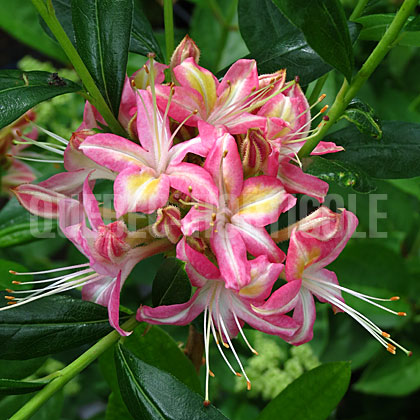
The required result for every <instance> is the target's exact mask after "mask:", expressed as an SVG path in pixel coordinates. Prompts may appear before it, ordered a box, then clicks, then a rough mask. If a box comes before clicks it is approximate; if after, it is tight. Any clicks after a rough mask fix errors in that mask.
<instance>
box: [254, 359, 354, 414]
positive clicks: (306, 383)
mask: <svg viewBox="0 0 420 420" xmlns="http://www.w3.org/2000/svg"><path fill="white" fill-rule="evenodd" d="M349 382H350V364H349V363H347V362H333V363H326V364H324V365H321V366H319V367H317V368H315V369H312V370H310V371H309V372H306V373H304V374H303V375H302V376H300V377H299V378H298V379H296V380H295V381H294V382H292V383H291V384H290V385H289V386H288V387H287V388H286V389H285V390H284V391H282V392H281V393H280V394H279V395H278V396H277V397H276V398H274V400H272V401H271V402H270V403H269V404H268V405H267V406H266V407H265V408H264V410H263V411H262V412H261V414H260V415H259V417H258V420H272V419H276V420H290V419H305V420H325V419H326V418H327V417H328V416H329V414H330V413H331V411H333V409H334V408H335V407H336V406H337V404H338V403H339V402H340V400H341V399H342V398H343V396H344V394H345V393H346V391H347V388H348V386H349Z"/></svg>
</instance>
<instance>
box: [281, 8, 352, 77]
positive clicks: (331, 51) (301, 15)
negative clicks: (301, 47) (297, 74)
mask: <svg viewBox="0 0 420 420" xmlns="http://www.w3.org/2000/svg"><path fill="white" fill-rule="evenodd" d="M273 2H274V4H276V5H277V7H278V8H279V9H280V10H281V11H282V13H283V14H284V15H285V16H286V17H287V18H288V19H289V20H290V21H291V22H292V23H293V24H294V25H296V26H297V27H298V28H299V29H300V30H301V31H302V32H303V34H304V35H305V38H306V40H307V42H308V44H309V45H310V46H311V47H312V48H313V49H314V50H315V51H316V52H317V53H318V54H319V55H320V56H321V57H322V58H323V59H324V60H325V61H326V62H327V63H328V64H330V65H332V66H333V67H335V68H336V69H337V70H339V71H340V72H341V73H343V74H344V76H345V77H346V79H347V80H351V77H352V72H353V64H354V63H353V62H354V58H353V47H352V42H351V39H350V34H349V30H348V27H347V20H346V16H345V13H344V10H343V7H342V5H341V3H340V2H339V0H312V1H310V2H308V1H307V0H273Z"/></svg>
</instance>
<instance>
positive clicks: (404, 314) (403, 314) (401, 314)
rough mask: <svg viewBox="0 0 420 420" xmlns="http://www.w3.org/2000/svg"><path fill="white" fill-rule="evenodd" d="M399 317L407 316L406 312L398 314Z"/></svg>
mask: <svg viewBox="0 0 420 420" xmlns="http://www.w3.org/2000/svg"><path fill="white" fill-rule="evenodd" d="M398 316H407V314H406V313H405V312H398Z"/></svg>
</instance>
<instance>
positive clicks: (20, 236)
mask: <svg viewBox="0 0 420 420" xmlns="http://www.w3.org/2000/svg"><path fill="white" fill-rule="evenodd" d="M56 230H57V221H56V220H51V219H42V218H40V217H36V216H32V215H31V214H30V213H29V212H28V211H27V210H26V209H24V208H23V207H22V206H21V205H20V204H19V202H18V201H17V200H16V199H12V200H10V201H9V202H8V203H7V204H6V205H5V206H4V207H3V208H2V210H1V211H0V248H7V247H10V246H14V245H22V244H25V243H28V242H32V241H36V240H38V239H42V238H48V237H50V236H51V235H52V234H55V233H56Z"/></svg>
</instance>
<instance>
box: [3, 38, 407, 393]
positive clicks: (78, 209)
mask: <svg viewBox="0 0 420 420" xmlns="http://www.w3.org/2000/svg"><path fill="white" fill-rule="evenodd" d="M198 58H199V51H198V48H197V47H196V45H195V44H194V43H193V41H192V40H191V39H190V38H185V39H184V40H183V42H182V43H181V44H180V45H179V46H178V48H177V49H176V51H175V53H174V56H173V58H172V62H171V65H170V69H167V70H166V67H167V66H164V65H162V64H159V63H156V62H155V61H154V59H153V57H150V59H149V61H148V62H147V64H146V65H145V66H144V67H143V68H142V69H140V70H139V71H138V72H137V73H135V74H134V75H133V76H132V77H131V78H127V79H126V82H125V86H124V90H123V94H122V100H121V106H120V112H119V121H120V123H121V125H122V127H123V128H124V129H125V130H126V132H127V136H126V137H120V136H117V135H115V134H111V133H109V132H107V130H106V123H105V121H104V120H103V118H102V117H101V115H99V113H98V112H97V110H96V109H94V108H93V107H92V105H90V104H86V107H85V112H84V119H83V123H82V125H81V126H80V128H79V129H78V130H77V131H76V132H75V133H73V135H72V137H71V138H70V140H69V141H68V142H67V146H66V149H65V152H64V167H65V169H66V172H63V173H59V174H57V175H54V176H53V177H52V178H50V179H47V180H46V181H43V182H41V183H40V184H36V185H35V184H22V185H20V186H19V187H17V188H15V189H14V193H15V194H16V196H17V198H18V199H19V201H20V202H21V204H22V205H23V206H25V207H26V208H27V209H28V210H29V211H31V212H32V213H34V214H38V215H41V216H43V217H50V218H58V220H59V224H60V227H61V230H62V231H63V233H64V234H65V235H66V237H67V238H68V239H70V240H71V241H72V242H73V243H74V245H75V246H76V247H77V248H78V249H79V250H80V252H81V253H82V254H84V255H85V256H86V258H87V260H88V262H86V263H85V264H82V265H80V266H77V267H64V268H63V269H62V270H69V269H71V270H73V271H72V273H71V274H65V275H60V276H59V277H55V278H53V279H45V280H39V281H38V283H41V282H46V283H47V284H48V285H47V286H46V287H45V288H43V289H36V290H35V291H27V292H25V291H20V292H15V294H14V295H13V296H9V297H8V298H9V300H10V301H9V303H10V304H11V307H12V306H13V305H22V304H24V303H26V302H29V301H31V300H35V299H39V298H41V297H43V296H46V295H50V294H53V293H56V292H60V291H63V290H69V289H71V288H74V287H80V286H82V296H83V298H84V299H87V300H91V301H94V302H97V303H100V304H102V305H105V306H107V307H108V310H109V320H110V323H111V325H112V326H113V327H114V328H115V329H117V330H118V331H119V332H120V334H122V335H126V334H128V333H126V332H125V331H123V330H122V329H121V327H120V326H119V318H118V313H119V303H120V291H121V288H122V287H123V285H124V281H125V280H126V279H127V277H128V275H129V274H130V271H131V270H132V269H133V267H134V266H135V265H136V264H137V263H138V262H139V261H141V260H143V259H145V258H147V257H149V256H151V255H154V254H157V253H161V252H167V251H169V252H176V256H177V258H178V259H180V260H182V261H184V262H185V269H186V272H187V274H188V277H189V279H190V281H191V284H192V286H193V287H194V288H195V292H194V294H193V296H192V297H191V299H190V300H189V301H188V302H186V303H180V304H174V305H168V306H158V307H149V306H140V308H139V309H138V312H137V319H138V320H139V321H145V322H148V323H151V324H174V325H186V324H188V323H190V322H191V321H193V320H194V319H195V318H196V317H197V316H198V315H199V314H201V313H202V312H204V325H203V329H204V342H205V353H206V357H205V359H206V370H207V380H206V401H208V381H209V375H212V372H211V370H210V360H209V344H210V340H211V335H212V336H213V339H214V340H215V343H216V346H217V348H218V349H219V351H220V354H221V356H222V357H223V358H224V360H225V361H226V363H227V364H228V366H229V368H230V369H231V370H232V372H233V373H234V374H236V375H238V376H243V377H244V378H245V380H246V382H247V385H248V388H249V387H250V386H251V382H250V379H249V378H248V376H247V375H246V372H245V371H244V369H243V367H242V364H241V361H240V360H239V357H238V355H237V353H236V351H235V348H234V345H233V342H232V339H233V338H235V337H236V336H238V335H241V336H242V337H243V339H244V340H245V342H246V343H247V344H248V346H249V347H250V349H251V351H252V352H254V353H256V350H254V349H253V348H252V347H251V346H250V345H249V343H248V341H247V339H246V336H245V334H244V331H243V326H244V323H247V324H248V325H249V326H251V327H253V328H255V329H258V330H260V331H263V332H266V333H268V334H274V335H277V336H279V337H281V338H282V339H283V340H285V341H286V342H288V343H291V344H295V345H298V344H302V343H305V342H307V341H309V340H310V339H311V338H312V335H313V324H314V321H315V302H314V297H316V298H317V299H318V300H319V301H321V302H327V303H329V304H331V305H332V307H333V309H334V311H344V312H347V313H348V314H349V315H350V316H351V317H353V318H354V319H355V320H356V321H357V322H359V323H360V324H361V325H363V326H364V327H365V328H366V329H367V330H368V332H369V333H371V334H372V335H373V336H374V337H375V338H376V339H377V340H378V341H379V342H380V343H381V344H382V345H383V346H384V347H385V348H386V349H387V350H389V351H390V352H392V353H395V350H396V348H397V347H400V346H399V345H398V344H396V343H395V342H394V341H392V339H391V338H390V335H389V334H388V333H386V332H383V331H382V330H381V329H380V328H379V327H378V326H376V325H375V324H374V323H373V322H371V321H370V320H369V319H368V318H366V317H365V316H364V315H362V314H360V313H359V312H357V311H356V310H355V309H353V308H351V307H349V306H348V305H347V304H346V303H345V300H344V298H343V296H342V292H343V291H344V292H348V293H352V294H354V295H355V296H357V297H360V298H361V299H363V300H367V301H370V302H371V303H373V304H375V305H377V306H380V305H379V304H377V303H376V302H375V298H371V297H369V296H366V295H363V294H361V293H357V292H353V291H351V290H349V289H346V288H344V287H341V286H340V285H339V283H338V281H337V277H336V275H335V274H334V272H332V271H329V270H328V269H326V268H325V267H326V266H327V265H328V264H329V263H331V262H332V261H333V260H335V259H336V258H337V257H338V255H339V254H340V252H341V251H342V250H343V248H344V247H345V245H346V243H347V241H348V240H349V239H350V237H351V236H352V234H353V232H354V231H355V229H356V226H357V218H356V216H355V215H354V214H352V213H351V212H349V211H347V210H344V209H342V210H340V211H339V212H338V213H335V212H333V211H331V210H330V209H328V208H327V207H325V206H323V205H322V203H323V201H324V197H325V195H326V194H327V190H328V184H327V183H326V182H324V181H322V180H320V179H318V178H316V177H314V176H312V175H309V174H305V173H304V172H303V171H302V169H301V167H300V166H299V161H298V159H297V151H298V150H299V148H300V147H301V146H302V145H303V144H304V143H305V141H306V139H307V138H308V137H309V136H311V135H312V133H313V132H312V131H311V115H310V106H309V104H308V102H307V100H306V98H305V96H304V94H303V92H302V90H301V88H300V86H299V83H298V80H292V81H290V82H287V81H286V71H285V70H279V71H278V72H276V73H273V74H264V75H259V74H258V72H257V66H256V62H255V61H254V60H247V59H242V60H238V61H237V62H236V63H234V64H233V65H232V66H231V67H230V69H229V70H228V71H227V72H226V74H225V76H224V77H223V78H222V79H221V80H218V79H217V78H216V77H215V76H214V75H213V74H212V73H211V72H210V71H208V70H207V69H205V68H203V67H201V66H200V65H199V64H198ZM165 71H166V74H167V75H169V74H170V75H171V77H172V82H171V83H168V82H165ZM322 99H323V97H321V98H320V101H321V100H322ZM321 124H322V123H321ZM315 130H316V129H315ZM340 150H342V148H341V147H338V146H336V145H335V144H334V143H329V142H321V143H320V144H319V145H318V146H317V148H316V149H315V150H314V151H313V154H324V153H331V152H337V151H340ZM101 179H106V180H108V181H111V182H112V183H113V191H114V198H113V208H107V207H106V206H102V205H100V204H99V203H98V201H97V200H96V198H95V196H94V191H95V181H96V180H101ZM296 193H301V194H306V195H309V196H311V197H313V198H315V199H316V200H318V201H319V203H320V207H319V208H318V209H317V210H316V211H314V212H313V213H311V214H309V215H308V216H307V217H305V218H303V219H302V220H299V221H298V222H297V223H296V224H294V225H293V226H290V227H288V228H286V229H285V230H283V231H281V232H280V233H279V232H274V233H273V232H271V234H270V232H269V230H268V226H269V225H271V224H272V223H275V222H276V221H277V220H278V219H279V217H280V215H281V214H283V213H286V212H287V211H289V210H290V209H292V208H293V207H294V206H295V204H296V196H295V195H294V194H296ZM133 213H143V214H144V215H145V217H147V218H148V220H150V221H151V223H150V224H149V225H148V226H146V227H143V228H141V229H139V230H135V229H134V230H130V229H129V226H128V225H127V224H126V222H127V220H129V219H130V217H129V216H131V215H133ZM108 219H109V220H111V222H110V223H105V221H106V220H108ZM273 238H274V239H273ZM279 238H280V239H282V240H283V241H286V240H288V241H289V242H288V247H282V249H281V248H280V247H279V245H278V243H276V240H275V239H277V240H279ZM285 243H286V242H285ZM284 250H286V252H284ZM75 270H76V271H75ZM51 271H54V272H55V271H60V269H56V270H51ZM44 273H46V272H44ZM16 274H17V275H19V274H20V273H16ZM35 283H36V282H35ZM10 292H12V291H10ZM21 295H23V296H25V297H20V296H21ZM385 300H386V299H385ZM388 300H397V297H393V298H391V299H388ZM384 309H386V310H389V309H388V308H384ZM389 311H390V310H389ZM395 314H397V315H404V314H403V313H397V312H395ZM223 347H224V348H229V349H230V350H231V351H232V352H233V355H234V357H235V359H236V362H237V365H238V366H239V369H237V368H234V367H233V366H232V364H231V363H229V361H228V359H227V358H226V355H225V354H224V351H225V349H224V348H223ZM403 350H404V351H406V350H405V349H403ZM238 370H239V371H238Z"/></svg>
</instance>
